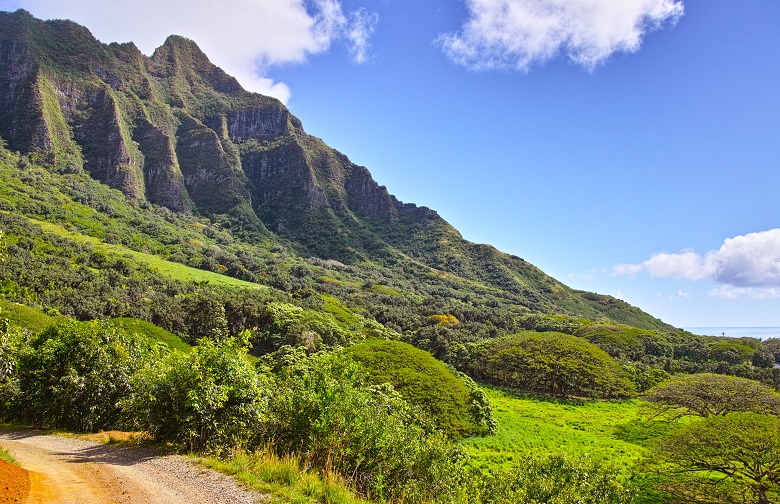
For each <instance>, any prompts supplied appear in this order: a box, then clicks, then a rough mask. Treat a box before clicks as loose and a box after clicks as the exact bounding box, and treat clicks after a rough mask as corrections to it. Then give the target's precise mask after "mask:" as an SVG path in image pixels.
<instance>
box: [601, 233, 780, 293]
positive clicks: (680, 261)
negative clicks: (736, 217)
mask: <svg viewBox="0 0 780 504" xmlns="http://www.w3.org/2000/svg"><path fill="white" fill-rule="evenodd" d="M642 271H644V272H647V273H648V274H650V275H651V276H654V277H663V278H683V279H687V280H694V281H700V280H707V281H710V282H715V283H719V284H723V285H724V287H722V288H720V289H714V290H712V291H710V292H709V295H711V296H715V297H721V298H735V297H741V296H750V297H754V298H767V297H778V295H780V294H779V293H780V229H770V230H769V231H762V232H759V233H749V234H746V235H743V236H736V237H734V238H727V239H726V240H725V241H724V242H723V245H722V246H721V247H720V249H718V250H712V251H710V252H707V254H705V255H704V256H701V255H699V254H697V253H696V252H694V251H693V250H683V251H682V252H680V253H677V254H669V253H665V252H662V253H658V254H654V255H653V256H652V257H650V259H648V260H647V261H645V262H643V263H642V264H619V265H617V266H615V268H614V269H613V275H633V274H637V273H640V272H642Z"/></svg>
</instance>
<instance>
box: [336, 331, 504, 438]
mask: <svg viewBox="0 0 780 504" xmlns="http://www.w3.org/2000/svg"><path fill="white" fill-rule="evenodd" d="M344 352H345V353H346V354H347V355H349V356H350V357H352V359H354V360H355V361H357V362H359V363H360V364H361V365H362V367H363V369H364V370H365V372H366V373H367V374H368V381H369V383H372V384H375V385H379V384H382V383H389V384H391V385H392V386H393V388H394V389H395V390H397V391H398V393H399V394H401V397H403V398H404V399H405V400H406V401H407V402H409V403H410V404H412V405H414V406H417V407H419V408H420V409H422V410H423V411H425V412H426V413H428V414H429V415H430V416H431V417H432V418H433V419H434V420H435V422H436V424H437V426H438V427H439V428H441V429H442V430H443V431H444V432H445V433H446V434H448V435H450V436H455V437H459V436H468V435H474V434H488V433H491V432H493V431H495V424H496V422H495V419H494V418H493V414H492V410H491V409H490V403H489V402H488V401H487V399H486V398H485V395H484V393H483V392H482V391H481V390H480V389H479V387H477V386H476V384H475V383H474V382H473V381H472V380H471V379H470V378H468V377H466V376H465V375H462V374H461V375H460V376H459V375H456V374H455V373H453V372H452V371H450V370H449V369H448V368H447V366H445V365H444V363H442V362H441V361H439V360H437V359H435V358H434V357H433V356H432V355H431V354H429V353H428V352H426V351H424V350H419V349H417V348H415V347H413V346H412V345H409V344H407V343H402V342H400V341H387V340H370V341H365V342H362V343H358V344H357V345H353V346H351V347H349V348H347V349H346V350H344Z"/></svg>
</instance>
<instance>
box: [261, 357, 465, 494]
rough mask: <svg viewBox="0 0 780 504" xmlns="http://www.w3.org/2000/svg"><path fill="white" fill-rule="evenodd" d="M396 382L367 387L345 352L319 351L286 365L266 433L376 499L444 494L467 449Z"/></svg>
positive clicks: (281, 449)
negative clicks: (439, 429) (431, 421)
mask: <svg viewBox="0 0 780 504" xmlns="http://www.w3.org/2000/svg"><path fill="white" fill-rule="evenodd" d="M430 432H431V430H430V427H429V425H428V424H427V420H426V419H425V418H424V417H423V416H421V414H420V413H419V412H418V411H416V410H414V409H412V408H411V407H410V406H409V405H408V404H407V403H406V402H405V401H404V400H403V399H402V398H401V397H400V396H399V395H398V394H397V393H395V392H394V391H393V389H392V388H389V387H386V386H375V387H369V386H367V384H365V383H364V381H363V380H362V378H361V375H360V372H359V366H358V365H357V364H356V363H355V362H354V361H352V359H351V358H349V357H346V356H343V355H332V356H331V355H318V356H312V357H310V358H308V359H305V360H299V361H298V362H296V363H295V364H294V365H292V366H290V367H287V368H284V369H282V371H281V373H280V376H279V378H278V380H277V382H276V383H275V385H274V387H273V394H272V396H271V399H270V402H269V416H268V421H267V423H266V424H265V427H264V437H265V439H266V440H267V441H268V442H269V443H270V446H273V447H274V449H275V450H276V451H277V453H279V454H280V455H285V454H296V455H297V456H299V457H300V458H301V459H303V460H306V461H307V463H308V464H311V465H313V466H314V467H318V468H320V469H322V470H326V471H331V472H334V473H336V474H338V475H339V476H340V477H342V478H344V479H345V480H346V481H347V482H348V483H349V485H350V486H352V487H354V488H356V489H357V490H358V491H359V492H360V493H362V494H363V495H365V496H367V497H369V498H371V499H380V500H381V499H390V500H399V499H402V500H404V501H405V502H421V501H428V500H432V499H444V500H446V499H447V498H448V497H447V496H451V495H452V492H454V489H453V488H452V487H451V485H450V484H448V483H452V482H453V477H454V475H456V474H457V472H458V460H459V458H460V457H462V455H461V454H460V453H459V451H458V450H457V449H456V448H454V447H453V446H452V445H450V444H449V443H448V442H447V440H446V439H445V438H444V437H443V436H441V435H438V434H435V433H430Z"/></svg>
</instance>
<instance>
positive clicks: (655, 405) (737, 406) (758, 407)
mask: <svg viewBox="0 0 780 504" xmlns="http://www.w3.org/2000/svg"><path fill="white" fill-rule="evenodd" d="M643 399H644V400H646V401H648V402H649V403H650V408H651V411H652V413H653V416H654V417H658V416H669V417H670V418H671V419H676V418H680V417H683V416H689V415H690V416H700V417H709V416H718V415H726V414H728V413H733V412H737V411H752V412H755V413H764V414H770V415H779V416H780V395H778V394H777V393H776V392H775V391H774V390H772V389H771V388H770V387H768V386H766V385H764V384H763V383H760V382H757V381H755V380H749V379H747V378H739V377H736V376H725V375H717V374H710V373H701V374H693V375H680V376H675V377H674V378H672V379H670V380H668V381H666V382H664V383H662V384H661V385H659V386H657V387H655V388H653V389H651V390H650V391H648V392H647V393H646V394H645V395H644V396H643Z"/></svg>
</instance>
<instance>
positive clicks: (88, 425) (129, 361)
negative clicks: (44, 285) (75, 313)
mask: <svg viewBox="0 0 780 504" xmlns="http://www.w3.org/2000/svg"><path fill="white" fill-rule="evenodd" d="M156 357H157V349H156V348H155V346H154V345H153V344H152V343H151V342H149V341H148V340H147V339H146V338H143V337H140V336H138V335H128V334H127V333H125V332H124V331H122V330H120V329H118V328H116V327H114V326H111V325H109V324H107V323H104V322H100V321H93V322H76V321H74V320H65V321H62V322H57V323H56V324H54V325H52V326H50V327H48V328H47V329H45V330H44V331H43V332H41V333H40V334H39V335H38V336H36V337H34V338H32V339H31V341H30V344H29V346H25V347H23V348H22V349H21V350H20V352H19V358H18V371H17V373H18V374H17V379H18V387H19V397H18V400H17V401H15V403H14V406H13V407H12V408H11V410H12V412H13V413H15V414H16V418H17V419H19V420H23V421H27V422H31V423H34V424H36V425H39V426H42V427H54V428H67V429H72V430H76V431H83V432H89V431H97V430H100V429H116V428H121V427H123V426H127V425H128V422H127V420H126V418H125V416H124V415H123V411H122V407H121V402H122V401H123V400H124V399H126V398H127V397H129V395H130V394H131V393H132V391H133V385H132V383H131V378H132V376H133V375H134V374H135V373H136V371H138V370H139V369H140V368H142V367H143V366H144V365H146V364H147V363H148V362H150V361H151V360H153V359H155V358H156Z"/></svg>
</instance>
